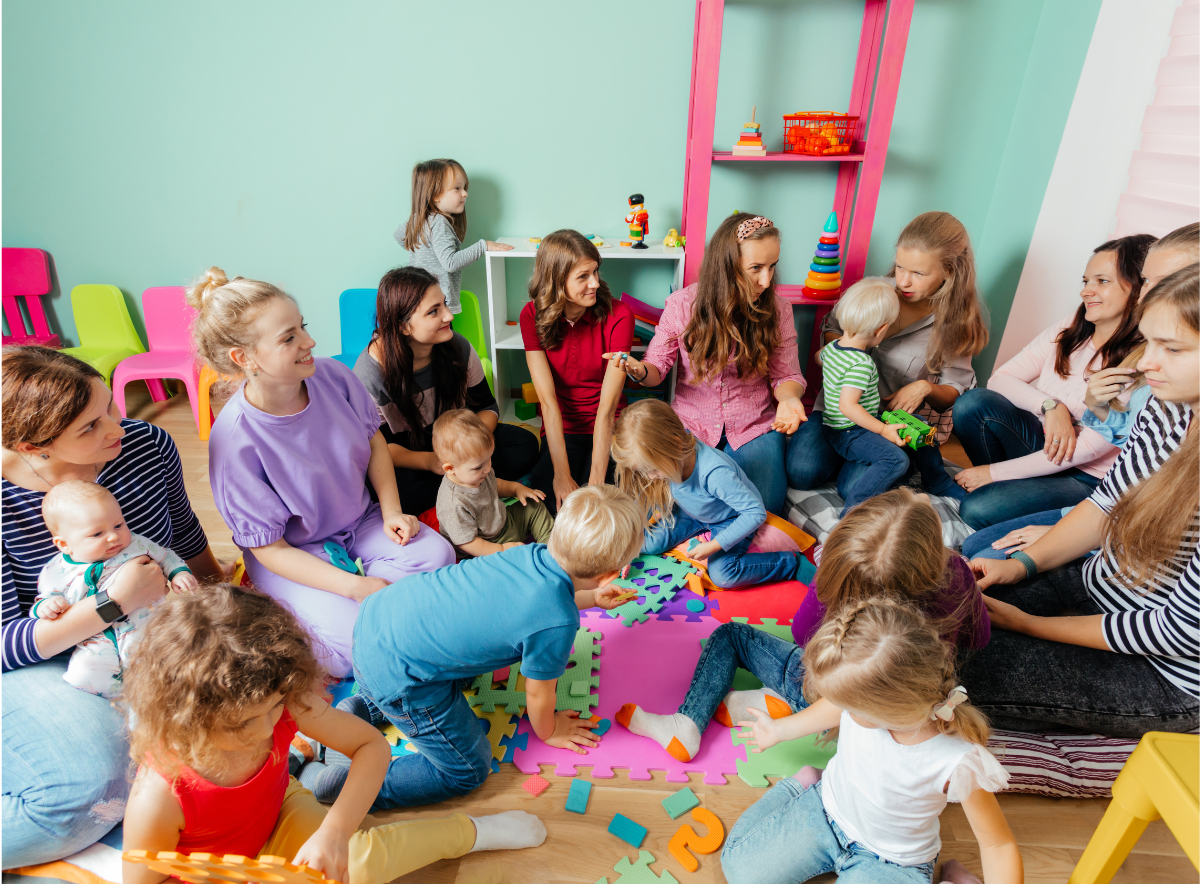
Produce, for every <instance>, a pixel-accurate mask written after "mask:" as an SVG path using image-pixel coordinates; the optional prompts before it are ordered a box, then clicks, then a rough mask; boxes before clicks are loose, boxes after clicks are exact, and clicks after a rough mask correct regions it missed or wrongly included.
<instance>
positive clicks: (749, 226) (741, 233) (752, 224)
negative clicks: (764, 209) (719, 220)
mask: <svg viewBox="0 0 1200 884" xmlns="http://www.w3.org/2000/svg"><path fill="white" fill-rule="evenodd" d="M774 226H775V225H774V224H772V223H771V219H769V218H764V217H763V216H762V215H755V216H754V217H753V218H747V219H746V220H745V221H743V222H742V223H741V224H739V225H738V229H737V241H738V242H743V241H744V240H745V239H746V237H748V236H749V235H750V234H752V233H753V232H754V231H756V230H759V229H761V228H763V227H774Z"/></svg>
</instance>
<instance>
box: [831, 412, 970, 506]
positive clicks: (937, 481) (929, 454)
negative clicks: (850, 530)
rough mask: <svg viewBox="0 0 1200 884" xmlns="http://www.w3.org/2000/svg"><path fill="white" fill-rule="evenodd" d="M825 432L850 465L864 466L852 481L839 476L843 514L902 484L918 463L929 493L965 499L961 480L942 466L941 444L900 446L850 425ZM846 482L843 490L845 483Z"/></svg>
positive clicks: (876, 434) (843, 470)
mask: <svg viewBox="0 0 1200 884" xmlns="http://www.w3.org/2000/svg"><path fill="white" fill-rule="evenodd" d="M825 436H826V437H827V438H828V440H829V444H830V445H831V446H832V447H833V449H834V451H836V452H837V453H838V454H840V455H841V456H842V457H843V458H845V459H846V462H847V463H846V467H849V466H850V465H851V464H853V465H855V466H858V467H860V468H865V469H862V471H861V472H859V473H857V475H856V476H855V477H854V479H853V484H848V482H849V480H848V478H847V477H845V474H846V472H847V470H846V468H843V469H842V476H839V477H838V491H839V492H841V494H842V498H843V500H845V502H846V506H845V508H843V509H842V512H841V515H843V516H844V515H846V513H848V512H849V511H850V509H851V508H852V507H854V506H857V505H858V504H860V503H862V502H863V501H864V500H868V499H870V498H872V497H874V496H875V495H877V494H882V493H883V492H885V491H887V490H888V489H889V488H891V487H892V486H894V485H896V484H898V483H899V482H900V480H901V479H903V478H904V477H905V475H907V474H908V472H909V470H910V469H911V467H912V466H913V465H914V464H915V465H916V466H917V468H918V469H919V470H920V471H921V479H922V481H923V482H924V483H925V490H926V491H927V492H928V493H929V494H936V495H939V496H944V497H953V498H956V499H958V500H962V499H963V498H964V497H966V492H965V491H963V490H962V488H960V487H959V485H958V483H957V482H955V481H954V480H953V479H951V478H950V475H949V474H948V473H947V472H946V468H945V467H944V466H942V450H941V448H940V447H939V446H937V445H926V446H924V447H922V448H918V449H916V450H913V449H912V448H909V447H908V446H907V445H906V446H904V447H900V446H899V445H896V444H895V443H893V442H889V441H888V440H887V439H885V438H883V436H880V435H879V434H878V433H873V432H871V431H870V430H867V429H864V428H862V427H848V428H846V429H844V430H830V429H826V431H825ZM844 485H846V486H847V487H845V489H844V490H843V486H844Z"/></svg>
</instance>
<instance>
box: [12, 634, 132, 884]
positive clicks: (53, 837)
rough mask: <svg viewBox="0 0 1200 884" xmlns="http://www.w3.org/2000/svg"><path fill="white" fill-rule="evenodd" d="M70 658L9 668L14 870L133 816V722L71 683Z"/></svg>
mask: <svg viewBox="0 0 1200 884" xmlns="http://www.w3.org/2000/svg"><path fill="white" fill-rule="evenodd" d="M69 658H70V654H69V653H64V654H60V655H59V656H58V657H55V658H54V659H52V660H47V661H46V662H44V663H38V664H36V665H34V666H26V667H24V668H22V669H14V670H12V671H10V672H6V673H4V677H3V686H2V689H3V695H4V699H3V710H4V711H3V715H4V745H3V766H4V783H3V792H4V817H3V827H4V829H3V830H4V851H3V857H2V862H3V866H4V868H6V869H11V868H15V867H17V866H28V865H35V864H37V863H45V862H52V861H53V860H56V859H61V858H62V857H64V856H70V855H71V854H72V853H76V852H78V851H80V850H83V848H85V847H88V846H89V845H91V844H94V843H96V842H97V841H99V840H100V839H101V838H102V837H104V835H105V834H107V833H108V831H109V830H110V829H112V827H113V826H115V825H116V824H117V823H119V822H121V818H122V817H123V816H124V815H125V800H126V799H127V798H128V797H129V787H130V785H131V783H132V771H131V769H130V761H129V739H128V736H127V735H126V731H125V722H124V721H122V719H121V716H120V714H119V713H118V712H117V711H116V710H115V709H113V708H112V706H110V705H109V702H108V700H105V699H103V698H102V697H97V696H95V695H93V694H88V693H85V692H83V691H81V690H77V689H76V688H73V687H71V686H70V685H69V684H67V683H66V682H65V681H63V673H64V672H66V671H67V661H68V659H69Z"/></svg>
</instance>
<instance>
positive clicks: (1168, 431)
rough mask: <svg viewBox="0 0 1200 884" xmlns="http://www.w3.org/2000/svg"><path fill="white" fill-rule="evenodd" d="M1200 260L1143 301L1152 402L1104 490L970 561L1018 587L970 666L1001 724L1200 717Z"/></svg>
mask: <svg viewBox="0 0 1200 884" xmlns="http://www.w3.org/2000/svg"><path fill="white" fill-rule="evenodd" d="M1198 268H1200V265H1196V264H1193V265H1191V266H1189V267H1186V268H1184V269H1183V270H1178V271H1176V272H1175V273H1173V274H1171V275H1170V276H1168V277H1167V278H1166V279H1164V280H1163V281H1162V282H1161V283H1160V284H1159V285H1158V286H1156V287H1155V288H1154V290H1153V291H1151V292H1150V293H1149V294H1148V295H1147V296H1146V297H1145V300H1144V302H1143V304H1142V307H1141V318H1140V322H1139V327H1140V329H1141V332H1142V335H1143V336H1144V337H1145V339H1146V350H1145V355H1143V357H1142V359H1141V361H1140V362H1139V363H1138V366H1137V367H1138V370H1139V371H1141V372H1144V373H1145V377H1146V382H1147V383H1148V384H1149V385H1150V387H1151V389H1152V390H1153V397H1152V398H1151V399H1150V401H1149V402H1148V403H1147V404H1146V406H1145V408H1143V409H1142V412H1141V414H1140V415H1138V418H1137V421H1136V422H1135V424H1134V426H1133V429H1132V430H1131V431H1130V433H1129V439H1128V441H1127V442H1126V443H1125V447H1124V449H1123V450H1122V452H1121V455H1120V457H1118V459H1117V461H1116V463H1115V464H1114V465H1113V467H1112V469H1111V470H1110V471H1109V473H1108V475H1107V476H1105V477H1104V480H1103V481H1102V482H1101V483H1100V485H1099V487H1097V488H1096V490H1095V491H1094V492H1093V493H1092V495H1091V497H1089V498H1088V500H1087V501H1086V502H1084V503H1082V504H1080V505H1079V506H1077V507H1075V509H1073V510H1072V511H1071V512H1070V513H1069V514H1068V515H1067V516H1066V517H1065V518H1064V519H1063V520H1062V521H1061V522H1059V523H1058V524H1057V525H1055V526H1054V527H1053V528H1052V529H1051V530H1050V531H1049V532H1048V533H1047V534H1046V535H1045V536H1044V537H1042V538H1041V539H1040V540H1038V541H1037V542H1036V543H1034V544H1032V545H1031V546H1030V547H1029V548H1028V549H1026V550H1024V551H1019V552H1016V553H1014V554H1013V557H1012V558H1011V559H1007V560H1004V561H998V560H996V559H975V560H974V561H972V562H971V566H972V568H973V569H974V571H975V573H976V575H977V577H978V578H979V585H980V587H981V588H984V589H987V588H988V587H991V586H997V587H999V586H1000V585H1002V584H1017V583H1019V585H1017V586H1015V587H1013V588H1012V589H1006V590H1002V591H1000V592H998V593H996V594H995V596H985V600H986V602H987V606H988V613H989V614H990V615H991V619H992V626H993V632H992V641H991V643H990V644H989V645H988V646H987V648H985V649H984V650H983V651H980V652H978V653H977V654H975V655H973V656H970V657H969V659H968V660H967V661H966V665H965V668H964V669H963V670H962V678H963V682H964V684H965V685H966V686H967V688H968V690H969V691H970V694H971V702H972V703H974V704H975V705H976V706H978V707H979V708H980V709H982V710H983V711H984V712H986V713H987V714H988V717H989V718H991V720H992V722H993V724H995V725H996V726H998V727H1001V728H1010V729H1014V730H1025V731H1039V730H1057V729H1060V728H1063V727H1067V728H1073V729H1077V730H1083V731H1090V732H1095V733H1102V734H1109V735H1112V736H1118V737H1140V736H1141V735H1142V734H1144V733H1145V732H1146V731H1150V730H1160V731H1175V732H1187V731H1193V730H1195V729H1196V728H1197V725H1198V724H1200V701H1198V697H1200V664H1198V662H1197V653H1198V652H1200V551H1198V549H1197V541H1198V539H1200V444H1198V441H1197V440H1198V438H1200V437H1198V436H1197V433H1198V431H1197V428H1196V421H1195V415H1196V413H1197V410H1198V409H1200V363H1198V361H1197V357H1198V355H1200V303H1198V301H1200V284H1198V279H1200V276H1198ZM1092 549H1099V552H1098V553H1097V554H1096V555H1095V556H1092V557H1091V558H1088V559H1087V560H1086V561H1085V560H1083V559H1081V558H1080V557H1081V556H1083V555H1085V554H1086V553H1087V552H1088V551H1089V550H1092ZM1039 572H1045V573H1039ZM1027 578H1030V579H1027Z"/></svg>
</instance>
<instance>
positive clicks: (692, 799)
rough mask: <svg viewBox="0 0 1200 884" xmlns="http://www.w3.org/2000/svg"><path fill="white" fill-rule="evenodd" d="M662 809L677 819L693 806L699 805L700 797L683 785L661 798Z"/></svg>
mask: <svg viewBox="0 0 1200 884" xmlns="http://www.w3.org/2000/svg"><path fill="white" fill-rule="evenodd" d="M662 806H663V810H665V811H666V812H667V816H669V817H670V818H671V819H673V820H677V819H679V818H680V817H681V816H683V815H684V814H685V813H687V812H688V811H689V810H691V809H692V808H693V807H699V806H700V799H699V798H697V797H696V793H695V792H693V791H692V790H691V787H686V786H685V787H684V788H682V789H680V790H679V791H678V792H676V793H675V794H674V795H670V796H668V797H666V798H664V799H663V800H662Z"/></svg>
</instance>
